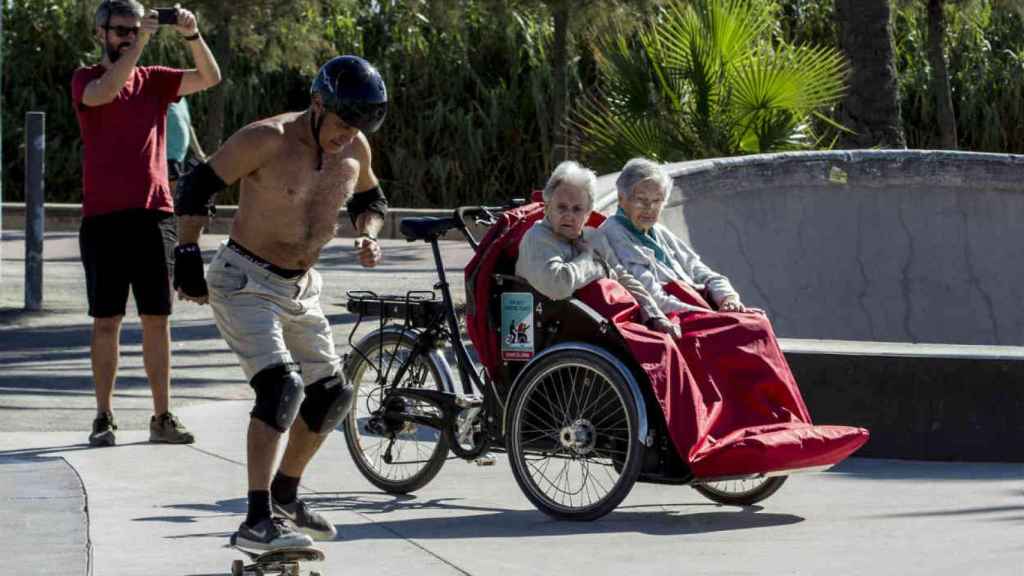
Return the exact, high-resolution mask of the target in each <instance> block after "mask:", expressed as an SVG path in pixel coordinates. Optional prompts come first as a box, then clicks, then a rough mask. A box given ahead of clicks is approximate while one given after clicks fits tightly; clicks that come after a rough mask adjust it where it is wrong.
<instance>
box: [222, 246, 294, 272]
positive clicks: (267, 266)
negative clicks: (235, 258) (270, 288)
mask: <svg viewBox="0 0 1024 576" xmlns="http://www.w3.org/2000/svg"><path fill="white" fill-rule="evenodd" d="M228 248H231V249H232V250H233V251H234V252H235V253H236V254H238V255H239V256H241V257H242V258H245V259H246V260H248V261H249V262H252V263H253V264H255V265H257V266H259V267H260V268H263V269H264V270H266V271H267V272H273V273H274V274H276V275H278V276H280V277H282V278H285V279H287V280H291V279H293V278H298V277H299V276H302V275H303V274H305V273H306V271H305V270H295V269H292V268H281V267H280V266H277V265H276V264H271V263H270V262H267V261H266V260H264V259H263V258H260V257H259V256H257V255H255V254H253V253H252V252H250V251H249V249H248V248H246V247H245V246H242V245H241V244H239V243H238V242H235V241H234V240H232V239H231V238H228Z"/></svg>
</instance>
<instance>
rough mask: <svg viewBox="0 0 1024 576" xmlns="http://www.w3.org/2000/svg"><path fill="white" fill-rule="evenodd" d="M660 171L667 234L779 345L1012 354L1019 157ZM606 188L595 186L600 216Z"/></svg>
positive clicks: (806, 159)
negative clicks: (963, 347)
mask: <svg viewBox="0 0 1024 576" xmlns="http://www.w3.org/2000/svg"><path fill="white" fill-rule="evenodd" d="M666 168H667V169H668V170H669V172H670V174H671V175H672V177H673V178H674V180H675V184H676V186H675V189H674V190H673V194H672V198H671V199H670V201H669V205H668V207H667V208H666V212H665V223H666V224H667V225H668V226H670V227H671V228H672V229H673V230H674V231H676V233H678V234H680V236H682V237H683V238H684V239H687V240H688V241H689V242H690V243H691V245H692V246H693V247H694V248H695V249H696V250H697V252H698V253H700V254H701V256H702V257H703V259H704V260H705V262H707V263H708V264H709V265H710V266H711V267H712V268H714V269H716V270H718V271H720V272H722V273H724V274H726V275H727V276H729V277H730V279H731V280H732V281H733V283H734V284H735V285H736V287H737V289H738V290H739V291H740V294H741V295H742V296H743V299H744V301H745V302H746V303H747V304H749V305H753V306H759V307H762V308H765V309H766V310H767V311H768V312H769V313H770V315H771V317H772V320H773V324H774V326H775V328H776V331H777V332H778V334H779V335H780V336H784V337H792V338H831V339H849V340H879V341H908V342H936V343H962V344H1005V345H1022V344H1024V156H1015V155H1000V154H974V153H958V152H945V151H942V152H933V151H913V150H909V151H902V150H901V151H845V152H809V153H785V154H771V155H759V156H748V157H740V158H729V159H720V160H705V161H695V162H683V163H678V164H671V165H668V166H666ZM614 177H615V175H609V176H606V177H604V178H602V179H601V180H600V184H601V185H602V188H603V189H604V190H606V192H607V193H606V194H605V195H603V196H602V197H601V199H602V200H603V202H602V203H601V204H600V205H599V206H600V207H603V208H605V209H610V208H611V205H612V204H613V203H614V194H611V193H610V192H611V191H612V190H614Z"/></svg>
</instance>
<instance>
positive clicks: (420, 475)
mask: <svg viewBox="0 0 1024 576" xmlns="http://www.w3.org/2000/svg"><path fill="white" fill-rule="evenodd" d="M413 348H414V341H413V338H412V335H411V334H404V335H402V334H398V333H389V334H385V336H384V338H383V341H382V340H381V339H380V338H379V337H376V336H371V337H367V338H365V339H364V340H363V341H362V342H360V343H359V344H358V345H357V346H356V350H353V351H352V354H351V357H350V362H349V365H348V367H347V368H348V370H347V373H348V377H349V381H350V382H351V383H352V386H353V393H354V395H355V401H354V403H353V405H352V411H351V412H350V413H349V415H348V417H347V418H345V421H344V423H343V426H344V430H345V444H346V445H347V446H348V451H349V454H351V456H352V461H353V462H355V464H356V467H357V468H359V471H360V472H361V473H362V474H363V476H365V477H366V479H367V480H369V481H370V482H371V483H372V484H373V485H374V486H376V487H378V488H380V489H381V490H384V491H385V492H388V493H391V494H407V493H409V492H412V491H414V490H418V489H419V488H422V487H423V486H425V485H426V484H427V483H428V482H430V481H431V480H433V479H434V476H436V475H437V473H438V472H439V471H440V470H441V467H442V466H444V463H445V460H446V458H447V457H448V441H447V439H446V438H445V436H444V434H442V432H441V431H440V430H436V429H434V428H430V427H428V426H422V425H416V424H411V423H406V425H405V429H403V430H401V431H397V432H395V433H393V434H389V435H381V434H375V433H373V432H371V431H369V430H367V429H366V427H365V425H366V422H367V419H368V418H369V417H370V415H371V414H373V413H375V412H376V411H378V410H379V408H380V406H381V400H382V399H383V397H384V394H383V392H384V390H383V389H382V382H381V377H380V375H379V374H378V372H377V370H376V369H375V367H374V366H375V365H376V364H377V363H378V362H379V364H380V365H381V367H382V368H383V371H384V372H385V373H387V374H388V375H389V378H391V379H393V378H394V375H395V373H396V372H397V371H398V368H399V366H400V365H401V362H402V361H403V360H404V359H405V358H408V357H409V355H410V354H411V353H412V351H413ZM360 351H361V352H362V354H360ZM364 356H365V358H364ZM366 358H369V359H370V360H371V361H372V363H373V365H371V363H370V362H367V360H366ZM392 359H394V361H393V362H392ZM389 367H390V372H389V373H388V369H389ZM441 370H442V368H441V367H439V366H437V365H436V363H435V362H433V361H432V360H431V359H430V357H429V356H424V355H421V356H419V358H418V359H417V360H416V363H415V365H414V366H411V367H410V369H409V370H408V371H407V372H406V373H405V375H404V376H403V382H402V383H401V385H402V386H403V387H408V388H427V389H434V390H442V385H441V382H442V378H441ZM403 402H406V403H407V404H406V405H405V408H404V410H405V411H406V412H408V411H415V412H417V413H421V414H431V415H434V416H438V417H440V415H441V410H440V408H438V407H437V406H434V405H432V404H428V403H424V402H413V401H411V400H409V399H403ZM392 439H393V440H394V441H393V442H392ZM389 444H390V447H391V454H392V458H395V459H396V461H393V462H391V463H388V462H386V461H385V454H386V452H387V448H388V445H389ZM410 452H411V454H410ZM403 454H405V456H406V457H405V458H404V459H403ZM410 456H411V457H410Z"/></svg>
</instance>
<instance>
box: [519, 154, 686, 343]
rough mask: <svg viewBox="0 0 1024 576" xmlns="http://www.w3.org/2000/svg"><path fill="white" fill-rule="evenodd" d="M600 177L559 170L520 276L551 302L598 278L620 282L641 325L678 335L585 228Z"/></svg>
mask: <svg viewBox="0 0 1024 576" xmlns="http://www.w3.org/2000/svg"><path fill="white" fill-rule="evenodd" d="M596 181H597V176H596V175H595V174H594V172H593V171H592V170H588V169H586V168H584V167H582V166H580V165H579V164H578V163H576V162H573V161H571V160H569V161H565V162H562V163H561V164H559V165H558V166H557V167H556V168H555V170H554V172H552V174H551V177H550V178H548V182H547V184H546V185H545V186H544V191H543V198H544V219H542V220H540V221H538V222H537V223H536V224H534V225H533V227H532V228H530V230H528V231H527V232H526V234H525V235H523V239H522V240H521V241H520V244H519V259H518V260H517V261H516V275H518V276H520V277H522V278H524V279H525V280H526V281H527V282H529V283H530V285H531V286H533V288H534V289H535V290H537V291H538V292H540V293H541V294H543V295H544V296H547V297H548V298H551V299H552V300H564V299H566V298H569V297H570V296H572V294H573V292H575V291H576V290H579V289H580V288H583V287H584V286H586V285H587V284H590V283H591V282H593V281H594V280H597V279H599V278H610V279H613V280H616V281H618V282H619V283H620V284H622V286H623V287H624V288H626V290H628V291H629V292H630V294H632V296H633V298H634V299H635V300H636V301H637V303H638V304H639V305H640V315H641V320H643V321H644V322H645V323H646V324H647V325H648V326H649V327H651V328H652V329H655V330H657V331H659V332H665V333H668V334H672V335H674V336H676V337H678V335H679V329H678V327H677V326H676V325H674V324H673V323H672V322H670V321H669V320H668V318H667V317H666V315H665V313H664V312H662V311H661V309H660V308H659V306H658V303H657V302H656V301H655V300H654V298H652V297H651V295H650V294H649V293H648V292H647V290H645V289H644V286H643V285H642V284H641V283H640V282H638V281H637V279H636V278H634V277H633V276H631V275H630V274H629V272H627V271H626V269H625V268H623V267H622V265H621V264H619V262H618V260H617V258H616V257H615V253H614V252H613V251H612V249H611V247H610V246H609V245H608V243H607V242H606V241H605V239H604V238H603V235H602V234H601V233H600V232H599V231H598V230H595V229H594V228H584V226H585V224H586V222H587V219H588V217H589V216H590V212H591V210H592V209H593V206H594V186H595V183H596Z"/></svg>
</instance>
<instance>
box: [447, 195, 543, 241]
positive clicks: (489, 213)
mask: <svg viewBox="0 0 1024 576" xmlns="http://www.w3.org/2000/svg"><path fill="white" fill-rule="evenodd" d="M524 204H526V200H525V199H523V198H514V199H512V200H511V201H509V203H508V204H505V205H504V206H483V205H479V206H459V207H458V208H456V209H455V212H454V214H453V217H454V218H455V221H456V222H458V223H459V231H460V232H462V234H463V236H465V237H466V241H467V242H469V245H470V246H472V247H473V250H474V251H475V250H476V249H477V247H478V246H479V245H480V243H479V241H478V240H477V239H476V237H474V236H473V234H472V233H471V232H470V231H469V229H468V228H467V227H466V216H473V217H474V221H475V222H476V223H477V224H481V225H487V226H490V225H491V224H494V223H495V222H497V220H498V219H497V217H496V216H495V215H494V212H504V211H505V210H511V209H512V208H517V207H519V206H523V205H524ZM481 216H486V220H483V219H481V218H480V217H481Z"/></svg>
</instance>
